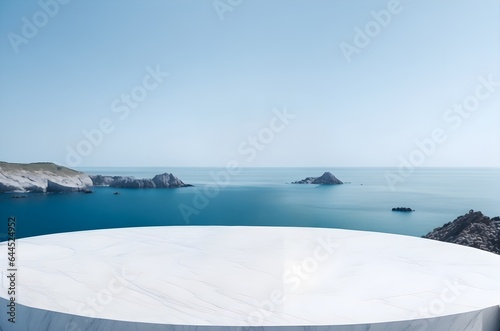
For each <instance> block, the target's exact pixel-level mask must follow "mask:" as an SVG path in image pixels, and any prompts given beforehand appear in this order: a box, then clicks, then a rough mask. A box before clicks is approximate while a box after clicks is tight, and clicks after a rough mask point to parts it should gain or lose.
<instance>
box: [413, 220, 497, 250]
mask: <svg viewBox="0 0 500 331" xmlns="http://www.w3.org/2000/svg"><path fill="white" fill-rule="evenodd" d="M423 238H428V239H434V240H440V241H445V242H449V243H454V244H459V245H464V246H468V247H474V248H478V249H482V250H484V251H488V252H492V253H495V254H500V217H498V216H497V217H493V218H490V217H488V216H485V215H483V213H481V212H480V211H473V210H470V211H469V212H468V213H467V214H465V215H462V216H459V217H457V218H456V219H455V220H454V221H453V222H448V223H446V224H444V225H443V226H441V227H438V228H436V229H434V230H433V231H431V232H429V233H428V234H426V235H425V236H423Z"/></svg>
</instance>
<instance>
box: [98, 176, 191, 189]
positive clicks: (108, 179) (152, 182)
mask: <svg viewBox="0 0 500 331" xmlns="http://www.w3.org/2000/svg"><path fill="white" fill-rule="evenodd" d="M90 178H91V179H92V182H93V185H94V186H109V187H119V188H175V187H187V186H192V185H190V184H184V183H183V182H182V180H180V179H179V178H177V177H175V176H174V175H173V174H169V173H163V174H161V175H156V176H154V177H153V178H152V179H143V178H135V177H130V176H101V175H96V176H90Z"/></svg>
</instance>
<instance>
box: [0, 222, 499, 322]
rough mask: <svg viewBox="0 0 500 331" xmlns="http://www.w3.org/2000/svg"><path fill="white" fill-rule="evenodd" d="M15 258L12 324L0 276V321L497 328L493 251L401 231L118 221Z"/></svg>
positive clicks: (21, 243) (28, 246)
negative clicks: (156, 224) (118, 224)
mask: <svg viewBox="0 0 500 331" xmlns="http://www.w3.org/2000/svg"><path fill="white" fill-rule="evenodd" d="M0 250H1V253H0V264H1V265H3V266H7V260H6V257H7V247H6V244H5V243H0ZM17 261H18V272H17V273H18V283H17V293H18V295H17V302H18V305H17V308H18V310H17V317H16V319H17V323H16V326H15V327H16V328H14V326H13V325H11V324H10V323H8V322H7V321H6V318H5V316H6V308H5V307H6V302H7V301H6V299H7V298H8V295H7V290H6V285H7V282H6V280H5V278H6V277H5V274H4V276H3V277H2V278H3V286H2V288H1V290H0V297H1V298H2V299H0V301H2V302H1V303H0V305H1V308H2V309H1V315H2V316H0V327H1V328H2V330H10V329H12V330H17V328H18V327H21V326H23V325H24V328H21V329H19V330H38V329H37V327H39V326H41V325H42V324H41V323H49V324H48V325H51V326H55V325H60V326H61V328H59V327H58V328H57V329H61V330H74V331H76V330H112V329H116V330H128V329H130V330H147V329H151V330H194V329H196V330H223V329H227V330H246V329H252V330H253V329H255V330H278V329H280V330H342V331H344V330H345V331H347V330H368V329H369V330H403V329H406V330H474V331H476V330H478V331H479V330H481V331H498V329H499V328H500V324H499V320H500V316H499V315H500V313H499V311H500V308H499V304H500V256H499V255H495V254H492V253H488V252H484V251H480V250H477V249H473V248H468V247H464V246H459V245H454V244H449V243H443V242H438V241H433V240H429V239H422V238H415V237H407V236H399V235H392V234H382V233H374V232H361V231H349V230H337V229H320V228H278V227H219V226H207V227H195V226H192V227H191V226H190V227H144V228H123V229H111V230H96V231H82V232H73V233H64V234H55V235H47V236H39V237H32V238H25V239H20V240H18V241H17ZM4 270H5V269H4ZM4 273H5V272H4ZM195 327H196V328H195ZM41 330H43V328H42V329H41Z"/></svg>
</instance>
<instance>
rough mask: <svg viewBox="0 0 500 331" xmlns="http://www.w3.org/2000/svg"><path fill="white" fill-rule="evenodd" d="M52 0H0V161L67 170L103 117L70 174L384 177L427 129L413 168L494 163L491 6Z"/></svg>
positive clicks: (497, 13)
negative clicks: (357, 172) (231, 172)
mask: <svg viewBox="0 0 500 331" xmlns="http://www.w3.org/2000/svg"><path fill="white" fill-rule="evenodd" d="M55 1H56V0H42V1H41V2H40V3H39V2H37V1H31V0H29V1H28V0H24V1H18V0H3V1H1V2H0V30H1V31H0V32H1V33H0V36H1V39H0V40H1V43H0V123H1V130H0V160H4V161H9V162H34V161H51V162H56V163H59V164H66V165H68V162H67V159H68V153H69V152H68V148H71V149H73V150H75V151H76V152H75V153H79V152H78V151H77V147H78V144H79V143H80V145H81V146H80V147H81V148H83V149H82V150H83V151H86V150H85V146H83V145H85V144H90V143H91V142H87V143H85V142H84V143H82V141H83V140H85V139H87V138H85V136H84V134H83V133H82V130H92V129H96V128H98V127H99V123H100V122H101V121H102V120H103V119H106V118H107V119H109V121H110V123H107V124H108V125H112V126H113V128H114V130H113V131H112V132H110V133H103V136H102V139H101V138H99V137H98V135H97V136H95V139H98V140H101V141H100V142H99V143H98V144H97V145H95V146H94V145H91V146H92V148H91V149H92V150H91V152H89V153H87V154H88V155H85V156H82V155H80V154H79V155H80V156H81V160H80V161H79V162H78V166H82V167H83V166H224V165H225V164H226V163H227V162H228V161H230V160H237V161H238V162H239V163H240V164H241V165H243V166H398V164H399V163H400V162H401V161H400V160H401V158H406V159H408V158H410V156H411V155H412V153H414V154H415V153H417V154H418V151H417V152H415V151H416V150H418V146H417V145H416V143H415V140H417V139H418V140H420V141H424V140H425V139H430V137H431V136H432V132H433V130H435V129H440V130H441V131H442V132H441V133H442V134H441V136H442V135H443V134H444V135H446V139H445V140H444V141H440V142H438V143H435V145H436V146H435V148H434V150H432V151H430V152H429V153H428V155H425V158H424V160H423V162H422V163H421V166H496V167H498V166H500V129H499V128H500V86H496V87H495V86H493V87H492V86H491V84H490V86H489V88H490V89H492V90H493V92H491V93H489V91H488V89H487V87H485V86H482V87H479V86H480V85H481V82H480V81H479V80H478V77H480V76H482V77H484V78H485V79H488V77H489V79H491V80H493V81H495V82H499V81H500V68H499V62H500V48H499V44H500V43H499V40H500V38H499V31H500V28H499V20H500V10H499V2H498V0H481V1H477V0H460V1H456V0H453V1H452V0H444V1H433V0H418V1H416V0H414V1H410V0H402V1H401V2H400V4H399V6H396V7H394V8H396V9H394V8H393V7H391V6H395V5H393V4H390V3H391V1H378V0H377V1H373V0H370V1H333V0H318V1H310V0H273V1H268V0H242V1H240V3H239V4H238V1H237V0H231V1H229V0H221V1H219V3H218V10H219V13H218V12H217V10H216V8H215V7H214V2H213V1H211V0H149V1H139V0H120V1H118V0H114V1H111V0H110V1H98V0H85V1H84V0H72V1H68V0H65V1H66V2H68V3H66V4H59V5H58V8H56V6H55V5H54V3H55ZM61 1H62V0H61ZM231 3H232V4H233V5H234V6H233V5H231ZM41 4H47V5H43V6H42V5H41ZM42 7H46V9H45V11H44V9H43V8H42ZM388 7H391V8H392V9H393V10H394V13H391V12H390V11H388V12H389V13H390V15H391V19H390V22H389V23H388V24H387V23H384V24H381V23H375V24H374V22H376V21H375V19H374V17H373V15H372V14H371V12H372V11H375V12H380V10H388ZM228 8H229V9H231V11H230V10H227V9H228ZM224 10H226V11H224ZM47 11H48V12H49V14H51V15H49V14H46V12H47ZM382 16H383V15H382ZM23 18H25V19H23ZM221 18H223V19H221ZM383 18H384V17H382V18H379V19H383ZM385 19H386V20H387V17H385ZM26 22H28V23H26ZM370 22H371V23H370ZM35 23H37V24H38V25H39V27H37V26H36V25H33V26H31V28H33V27H35V29H38V31H35V32H34V31H33V29H31V30H30V26H29V25H31V24H35ZM377 24H378V25H377ZM25 25H27V26H25ZM383 25H386V26H383ZM377 26H378V30H377ZM357 27H358V28H360V29H362V30H365V28H369V29H370V28H371V29H372V30H370V31H371V34H372V37H368V38H370V42H369V44H368V45H367V46H366V47H365V45H362V46H363V47H358V50H357V51H358V52H357V53H352V54H351V56H350V61H348V60H347V59H346V56H344V53H343V51H342V47H341V45H344V47H345V45H346V44H349V45H351V46H352V47H356V44H355V41H354V39H355V37H356V34H357V32H356V28H357ZM358 37H359V36H358ZM358 39H359V38H358ZM361 39H362V38H361ZM361 41H363V40H361ZM358 42H359V40H358ZM364 42H366V40H364ZM342 43H345V44H342ZM358 45H361V44H359V43H358ZM351 49H352V48H351ZM148 66H149V68H150V69H149V70H155V68H156V67H158V68H159V69H160V71H162V72H168V76H167V77H160V80H161V82H160V83H157V82H156V81H154V79H153V77H147V75H148V69H146V68H147V67H148ZM144 79H146V81H147V84H149V85H148V86H149V88H151V90H150V91H147V92H146V93H147V95H146V96H145V97H144V100H142V99H141V101H140V102H138V103H137V105H136V108H135V109H132V108H131V106H124V105H126V104H125V103H124V101H121V100H120V98H121V96H122V94H130V93H131V91H132V90H133V89H134V88H136V90H135V91H136V92H137V93H139V92H141V87H140V86H141V85H142V84H143V80H144ZM153 85H155V87H154V88H153V87H152V86H153ZM137 86H139V87H137ZM476 89H480V92H481V93H480V96H481V98H482V99H484V100H479V104H478V105H477V107H475V108H474V111H466V112H462V114H465V115H461V114H460V113H457V112H448V113H447V110H448V109H451V108H452V107H453V106H454V104H456V103H463V102H464V100H468V101H470V102H472V104H473V103H474V98H476V99H475V100H478V99H477V97H474V95H475V91H476ZM142 92H144V89H143V88H142ZM137 96H141V97H142V95H141V94H137ZM471 96H472V97H471ZM115 100H116V101H115ZM114 102H116V103H115V104H114ZM113 104H114V105H113ZM119 107H122V108H119ZM127 107H128V108H127ZM284 108H286V109H287V112H288V113H290V114H293V115H294V116H295V118H293V119H291V120H290V121H289V123H288V124H287V125H284V124H282V123H281V122H273V123H274V124H275V126H272V127H270V121H271V120H272V119H273V117H275V116H276V115H275V113H273V110H274V109H276V110H279V111H282V110H283V109H284ZM125 111H129V114H128V116H127V117H126V118H125V116H123V115H124V112H125ZM276 123H278V124H279V125H278V124H276ZM277 125H278V126H277ZM278 127H279V130H277V128H278ZM271 129H274V130H275V131H279V132H275V133H273V135H274V137H273V138H272V139H271V138H270V137H269V132H270V131H269V130H271ZM259 133H260V134H261V137H260V138H259V136H258V135H259ZM252 135H256V136H257V138H256V139H257V144H259V145H258V146H257V145H252V142H251V140H249V137H251V136H252ZM87 140H88V139H87ZM98 140H96V141H98ZM82 144H83V145H82ZM82 146H83V147H82ZM86 147H87V148H88V146H86ZM429 148H430V147H429ZM424 149H425V148H424ZM250 150H253V152H255V153H253V152H251V151H250ZM422 153H423V152H422ZM415 155H416V154H415ZM415 155H413V156H414V157H416V159H418V155H417V156H415ZM420 156H421V155H420ZM69 165H75V164H69Z"/></svg>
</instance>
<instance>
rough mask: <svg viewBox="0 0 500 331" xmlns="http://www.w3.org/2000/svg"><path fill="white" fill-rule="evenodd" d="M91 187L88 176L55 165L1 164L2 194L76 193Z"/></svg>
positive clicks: (0, 186)
mask: <svg viewBox="0 0 500 331" xmlns="http://www.w3.org/2000/svg"><path fill="white" fill-rule="evenodd" d="M90 186H92V180H91V179H90V177H89V176H87V175H86V174H84V173H82V172H79V171H75V170H72V169H69V168H66V167H62V166H59V165H57V164H54V163H48V162H45V163H44V162H40V163H26V164H25V163H7V162H0V192H40V193H43V192H75V191H87V190H88V188H89V187H90Z"/></svg>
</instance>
